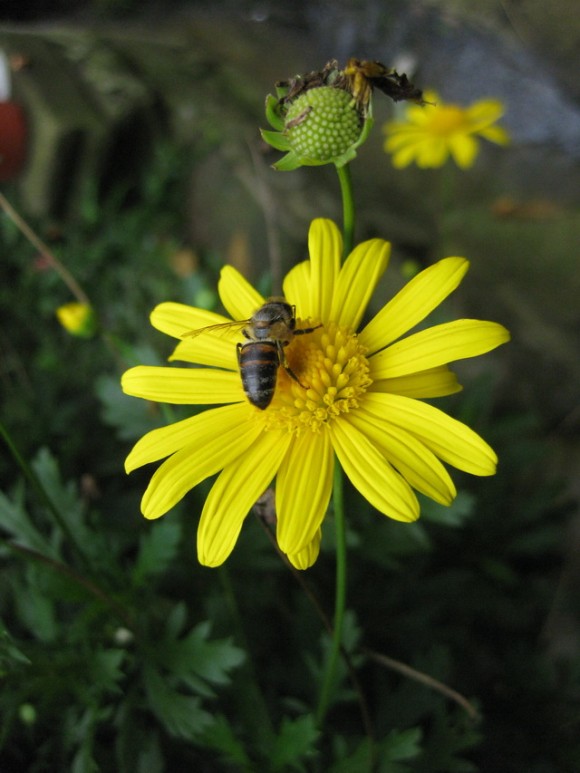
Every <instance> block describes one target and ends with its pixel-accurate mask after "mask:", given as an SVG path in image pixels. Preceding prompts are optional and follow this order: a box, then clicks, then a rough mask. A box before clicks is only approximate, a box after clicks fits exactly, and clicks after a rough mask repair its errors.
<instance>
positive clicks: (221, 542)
mask: <svg viewBox="0 0 580 773" xmlns="http://www.w3.org/2000/svg"><path fill="white" fill-rule="evenodd" d="M291 440H292V436H291V435H290V434H288V433H285V432H277V431H275V430H270V431H269V432H264V433H263V434H262V435H261V436H260V437H259V439H258V440H257V441H256V442H255V443H254V444H253V445H252V446H251V447H250V448H249V449H248V451H247V452H246V453H245V454H243V455H242V456H241V457H240V458H238V459H236V460H235V461H233V462H231V463H229V464H228V465H227V466H226V467H225V468H224V470H223V472H222V473H221V474H220V475H219V477H218V479H217V480H216V482H215V483H214V485H213V487H212V489H211V491H210V492H209V496H208V498H207V499H206V501H205V505H204V508H203V512H202V514H201V520H200V522H199V527H198V530H197V554H198V558H199V562H200V563H201V564H204V565H205V566H219V565H220V564H222V563H223V562H224V561H225V560H226V558H227V557H228V556H229V554H230V553H231V552H232V550H233V548H234V545H235V544H236V540H237V539H238V534H239V533H240V529H241V528H242V523H243V522H244V519H245V517H246V515H247V514H248V512H249V510H250V508H251V507H252V506H253V505H254V504H255V503H256V501H257V500H258V499H259V497H260V496H261V495H262V494H263V493H264V491H265V490H266V489H267V488H268V486H269V485H270V483H271V481H272V479H273V478H274V476H275V474H276V472H277V470H278V468H279V466H280V464H281V462H282V459H283V458H284V455H285V454H286V451H287V449H288V446H289V445H290V442H291Z"/></svg>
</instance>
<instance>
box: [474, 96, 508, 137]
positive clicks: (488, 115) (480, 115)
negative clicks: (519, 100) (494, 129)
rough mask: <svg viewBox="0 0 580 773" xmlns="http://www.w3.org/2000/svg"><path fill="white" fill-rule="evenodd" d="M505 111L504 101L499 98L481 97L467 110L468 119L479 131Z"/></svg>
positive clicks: (475, 129)
mask: <svg viewBox="0 0 580 773" xmlns="http://www.w3.org/2000/svg"><path fill="white" fill-rule="evenodd" d="M504 112H505V109H504V106H503V103H502V102H500V100H499V99H480V100H479V101H477V102H474V103H473V105H471V107H468V108H466V110H465V113H466V116H467V119H468V121H469V123H470V125H471V126H472V127H473V130H474V131H479V130H480V129H481V128H483V127H484V126H489V124H492V123H495V122H496V121H497V120H499V119H500V118H501V117H502V115H503V114H504Z"/></svg>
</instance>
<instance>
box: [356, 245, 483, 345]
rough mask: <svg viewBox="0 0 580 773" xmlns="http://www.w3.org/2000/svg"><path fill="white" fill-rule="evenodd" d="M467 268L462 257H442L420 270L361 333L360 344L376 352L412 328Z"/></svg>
mask: <svg viewBox="0 0 580 773" xmlns="http://www.w3.org/2000/svg"><path fill="white" fill-rule="evenodd" d="M468 268H469V263H468V261H467V260H465V258H444V259H443V260H440V261H439V262H438V263H435V265H433V266H429V268H426V269H425V270H424V271H421V272H420V273H419V274H417V276H415V277H413V279H411V281H410V282H408V283H407V284H406V285H405V287H403V289H402V290H400V291H399V292H398V293H397V294H396V295H395V297H394V298H393V299H392V300H391V301H389V303H387V305H386V306H384V307H383V308H382V309H381V310H380V311H379V312H378V314H376V316H375V317H374V318H373V319H372V320H371V321H370V322H369V324H368V325H367V326H366V327H365V328H364V330H362V331H361V333H360V334H359V340H360V342H361V344H362V345H363V346H366V348H367V350H368V351H369V352H376V351H378V350H379V349H383V348H384V347H385V346H388V344H390V343H391V342H392V341H395V340H396V339H397V338H399V337H400V336H401V335H403V333H406V332H407V331H408V330H410V329H411V328H412V327H415V325H417V324H418V323H419V322H421V321H422V320H423V319H425V317H427V315H428V314H430V313H431V312H432V311H433V309H435V308H437V306H439V304H440V303H441V302H442V301H444V300H445V298H447V296H448V295H449V294H450V293H452V292H453V290H455V288H456V287H457V286H458V285H459V283H460V282H461V280H462V279H463V277H464V276H465V273H466V271H467V269H468Z"/></svg>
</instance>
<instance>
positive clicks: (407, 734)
mask: <svg viewBox="0 0 580 773" xmlns="http://www.w3.org/2000/svg"><path fill="white" fill-rule="evenodd" d="M421 739H422V732H421V729H420V728H410V729H409V730H393V731H392V732H391V733H389V735H388V737H387V738H386V739H385V740H384V741H383V742H382V743H381V744H380V752H379V759H380V765H379V771H380V773H405V771H411V770H412V767H409V766H407V765H406V764H405V761H407V760H414V759H416V758H417V757H418V756H419V754H420V753H421Z"/></svg>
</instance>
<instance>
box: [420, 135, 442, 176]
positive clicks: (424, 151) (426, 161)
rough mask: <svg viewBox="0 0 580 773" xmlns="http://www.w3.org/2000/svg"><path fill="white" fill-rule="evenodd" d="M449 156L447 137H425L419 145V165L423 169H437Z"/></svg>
mask: <svg viewBox="0 0 580 773" xmlns="http://www.w3.org/2000/svg"><path fill="white" fill-rule="evenodd" d="M448 157H449V148H448V144H447V139H446V138H445V139H443V138H441V137H424V139H423V142H422V143H421V146H420V147H417V166H418V167H420V168H421V169H437V168H438V167H440V166H443V164H444V163H445V162H446V161H447V159H448Z"/></svg>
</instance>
